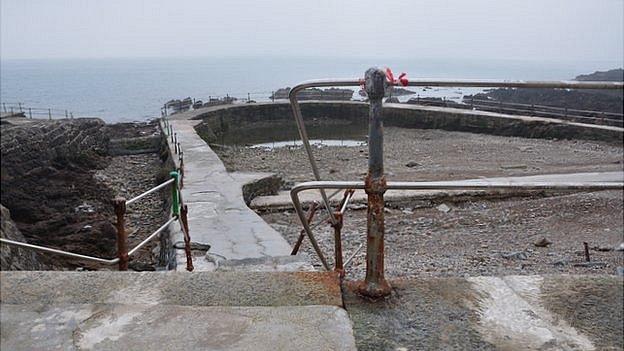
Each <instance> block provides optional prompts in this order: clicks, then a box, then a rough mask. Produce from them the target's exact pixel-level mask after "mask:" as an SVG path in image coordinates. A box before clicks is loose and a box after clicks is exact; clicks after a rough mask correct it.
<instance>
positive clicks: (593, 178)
mask: <svg viewBox="0 0 624 351" xmlns="http://www.w3.org/2000/svg"><path fill="white" fill-rule="evenodd" d="M467 181H468V182H469V183H471V184H488V183H500V182H505V183H510V184H513V183H519V182H569V183H572V182H620V183H624V172H621V171H617V172H591V173H569V174H544V175H533V176H522V177H498V178H479V179H469V180H467ZM519 193H525V191H522V190H514V191H501V190H388V191H387V192H386V194H385V195H384V199H385V200H386V201H404V200H436V199H447V198H453V197H455V198H459V197H479V196H485V197H487V196H500V195H501V194H506V195H507V196H509V195H516V194H519ZM299 195H300V199H301V202H302V203H311V202H313V201H317V202H320V201H321V196H320V194H319V192H318V191H305V192H302V193H300V194H299ZM341 199H342V196H336V197H335V198H334V199H332V200H333V201H335V202H336V203H338V202H339V201H340V200H341ZM366 201H367V196H366V193H365V192H364V191H363V190H356V191H355V194H354V195H353V198H352V200H351V203H366ZM251 207H252V208H257V209H272V210H285V209H292V208H293V206H292V201H291V198H290V192H289V191H281V192H280V193H279V194H278V195H274V196H258V197H256V198H255V199H253V200H252V201H251Z"/></svg>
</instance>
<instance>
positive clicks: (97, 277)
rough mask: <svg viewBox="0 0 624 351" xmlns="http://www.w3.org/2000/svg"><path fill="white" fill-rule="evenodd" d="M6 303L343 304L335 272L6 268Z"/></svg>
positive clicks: (0, 297)
mask: <svg viewBox="0 0 624 351" xmlns="http://www.w3.org/2000/svg"><path fill="white" fill-rule="evenodd" d="M0 279H1V283H2V287H1V288H0V302H2V304H3V305H4V304H9V305H15V304H35V303H41V304H45V305H55V304H71V303H76V304H159V305H181V306H304V305H331V306H342V296H341V295H340V281H339V279H338V276H337V275H336V274H335V273H333V272H297V273H283V272H280V273H266V272H193V273H185V272H172V271H170V272H126V273H119V272H60V271H42V272H23V271H22V272H17V271H12V272H2V273H0Z"/></svg>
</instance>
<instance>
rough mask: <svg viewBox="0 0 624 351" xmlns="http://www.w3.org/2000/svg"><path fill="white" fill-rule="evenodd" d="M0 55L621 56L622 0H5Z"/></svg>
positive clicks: (571, 58) (600, 58)
mask: <svg viewBox="0 0 624 351" xmlns="http://www.w3.org/2000/svg"><path fill="white" fill-rule="evenodd" d="M0 11H1V12H0V58H2V59H15V58H20V59H33V58H36V59H47V58H112V57H240V56H245V57H256V56H258V57H260V56H263V57H266V56H269V57H270V56H279V57H302V56H305V57H319V56H320V57H366V58H368V57H373V58H374V57H396V58H417V57H420V58H466V59H482V58H489V59H521V60H535V61H616V62H622V60H623V56H624V0H583V1H580V0H506V1H495V0H470V1H465V0H461V1H459V0H458V1H444V0H422V1H416V0H412V1H399V0H375V1H374V0H358V1H351V0H344V1H338V0H274V1H269V0H267V1H262V0H256V1H241V0H219V1H199V0H197V1H194V0H182V1H163V0H145V1H141V0H123V1H119V0H106V1H104V0H101V1H94V0H0Z"/></svg>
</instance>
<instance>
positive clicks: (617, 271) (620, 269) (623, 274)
mask: <svg viewBox="0 0 624 351" xmlns="http://www.w3.org/2000/svg"><path fill="white" fill-rule="evenodd" d="M615 274H617V275H618V276H620V277H624V267H622V266H618V267H617V268H616V269H615Z"/></svg>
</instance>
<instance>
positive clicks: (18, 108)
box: [2, 102, 74, 120]
mask: <svg viewBox="0 0 624 351" xmlns="http://www.w3.org/2000/svg"><path fill="white" fill-rule="evenodd" d="M2 112H3V113H6V114H8V115H16V114H23V115H24V117H28V118H31V119H32V118H37V117H44V118H45V117H47V118H48V119H50V120H51V119H52V116H54V117H59V118H74V113H73V112H71V111H69V110H63V109H57V108H48V107H32V106H31V107H29V106H26V105H25V104H24V103H22V102H3V103H2ZM33 116H35V117H33Z"/></svg>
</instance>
